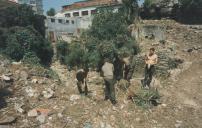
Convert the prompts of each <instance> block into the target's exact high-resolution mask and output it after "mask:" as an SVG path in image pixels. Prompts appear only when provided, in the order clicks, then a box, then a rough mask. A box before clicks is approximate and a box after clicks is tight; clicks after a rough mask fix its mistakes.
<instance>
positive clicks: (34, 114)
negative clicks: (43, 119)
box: [27, 109, 38, 117]
mask: <svg viewBox="0 0 202 128" xmlns="http://www.w3.org/2000/svg"><path fill="white" fill-rule="evenodd" d="M27 115H28V117H36V116H38V112H37V110H36V109H32V110H30V111H29V112H28V114H27Z"/></svg>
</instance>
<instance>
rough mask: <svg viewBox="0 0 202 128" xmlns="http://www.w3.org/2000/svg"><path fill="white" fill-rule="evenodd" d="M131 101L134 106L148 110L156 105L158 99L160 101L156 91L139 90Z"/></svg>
mask: <svg viewBox="0 0 202 128" xmlns="http://www.w3.org/2000/svg"><path fill="white" fill-rule="evenodd" d="M133 99H134V102H135V103H136V105H138V106H141V107H143V108H149V107H152V106H156V105H158V99H160V95H159V93H158V91H157V90H153V89H149V90H147V89H141V90H140V91H139V92H138V93H137V94H136V95H135V96H134V98H133Z"/></svg>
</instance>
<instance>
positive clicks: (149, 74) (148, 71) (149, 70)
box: [143, 65, 155, 87]
mask: <svg viewBox="0 0 202 128" xmlns="http://www.w3.org/2000/svg"><path fill="white" fill-rule="evenodd" d="M154 72H155V67H154V65H151V66H150V68H148V65H146V67H145V77H144V80H143V86H144V87H145V86H148V87H150V83H151V81H152V77H153V75H154Z"/></svg>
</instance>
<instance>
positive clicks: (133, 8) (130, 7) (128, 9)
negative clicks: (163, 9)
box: [122, 0, 139, 24]
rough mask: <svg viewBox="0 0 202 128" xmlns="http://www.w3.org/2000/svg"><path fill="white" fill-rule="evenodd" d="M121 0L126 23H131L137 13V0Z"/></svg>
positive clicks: (136, 16)
mask: <svg viewBox="0 0 202 128" xmlns="http://www.w3.org/2000/svg"><path fill="white" fill-rule="evenodd" d="M122 2H123V10H124V14H125V16H126V20H127V22H128V24H131V23H133V21H134V20H136V19H137V18H138V15H139V7H138V0H122Z"/></svg>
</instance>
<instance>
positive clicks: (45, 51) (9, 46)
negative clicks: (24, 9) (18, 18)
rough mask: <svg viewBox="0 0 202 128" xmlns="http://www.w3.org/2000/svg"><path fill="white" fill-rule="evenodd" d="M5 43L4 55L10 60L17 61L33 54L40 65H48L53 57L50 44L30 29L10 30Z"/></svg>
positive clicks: (14, 28)
mask: <svg viewBox="0 0 202 128" xmlns="http://www.w3.org/2000/svg"><path fill="white" fill-rule="evenodd" d="M7 35H8V37H7V39H6V42H5V48H4V50H3V51H4V53H5V54H6V55H8V56H10V57H11V58H12V59H14V60H16V61H19V60H21V59H23V57H24V56H25V55H26V58H27V57H28V56H27V55H28V53H30V52H31V53H33V54H34V55H36V56H35V58H36V57H38V59H39V60H40V63H41V64H45V65H48V64H50V62H51V59H52V56H53V49H52V46H51V44H50V43H49V42H48V41H47V40H45V39H44V38H43V37H42V36H41V35H40V34H39V33H38V32H37V31H36V30H35V29H33V28H32V27H13V28H10V29H9V31H8V33H7Z"/></svg>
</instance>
